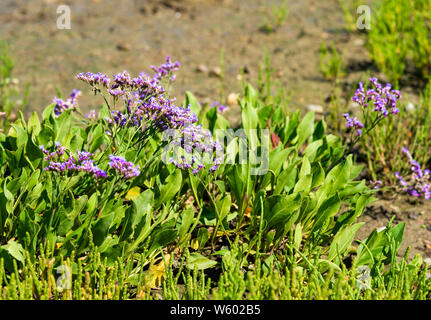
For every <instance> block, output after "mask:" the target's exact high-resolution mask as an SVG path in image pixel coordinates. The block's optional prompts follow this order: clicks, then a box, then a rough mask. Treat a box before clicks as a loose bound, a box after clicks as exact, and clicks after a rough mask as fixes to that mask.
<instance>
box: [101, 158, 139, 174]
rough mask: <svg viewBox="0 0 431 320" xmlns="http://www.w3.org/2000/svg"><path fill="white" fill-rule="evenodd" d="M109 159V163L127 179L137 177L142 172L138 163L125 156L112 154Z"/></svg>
mask: <svg viewBox="0 0 431 320" xmlns="http://www.w3.org/2000/svg"><path fill="white" fill-rule="evenodd" d="M109 160H110V161H109V163H108V165H109V166H110V167H111V168H112V169H114V170H115V171H116V172H117V173H119V174H120V175H122V176H124V178H126V179H130V178H134V177H137V176H139V174H140V173H141V172H140V171H139V166H138V165H135V164H133V163H132V162H128V161H126V159H125V158H124V157H121V156H114V155H110V156H109Z"/></svg>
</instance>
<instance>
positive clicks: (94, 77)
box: [75, 72, 111, 88]
mask: <svg viewBox="0 0 431 320" xmlns="http://www.w3.org/2000/svg"><path fill="white" fill-rule="evenodd" d="M75 78H76V79H78V80H82V81H84V82H86V83H88V84H90V85H91V86H93V87H95V86H96V87H97V86H99V85H102V86H103V87H105V88H108V87H109V84H110V83H111V79H109V78H108V76H107V75H105V74H103V73H100V72H98V73H92V72H87V73H83V72H81V73H80V74H78V75H77V76H76V77H75Z"/></svg>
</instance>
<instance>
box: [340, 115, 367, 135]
mask: <svg viewBox="0 0 431 320" xmlns="http://www.w3.org/2000/svg"><path fill="white" fill-rule="evenodd" d="M343 117H344V118H345V119H346V121H347V124H346V127H347V128H355V129H356V132H357V133H358V136H360V135H361V134H362V128H363V127H364V125H363V124H362V122H360V121H359V120H358V118H357V117H354V118H353V119H352V118H351V117H350V114H348V113H343Z"/></svg>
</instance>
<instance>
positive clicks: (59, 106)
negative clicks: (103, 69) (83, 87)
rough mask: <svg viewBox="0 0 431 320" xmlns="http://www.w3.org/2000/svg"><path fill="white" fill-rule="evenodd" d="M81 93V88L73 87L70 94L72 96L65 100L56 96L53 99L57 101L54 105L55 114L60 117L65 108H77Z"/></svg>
mask: <svg viewBox="0 0 431 320" xmlns="http://www.w3.org/2000/svg"><path fill="white" fill-rule="evenodd" d="M80 95H81V91H80V90H77V89H73V91H72V93H71V94H70V98H69V99H67V100H66V101H64V100H63V99H60V98H57V97H54V98H53V100H52V101H53V102H54V103H55V107H54V113H55V115H56V116H57V117H58V116H59V115H60V114H62V113H63V112H64V111H65V110H69V109H74V108H76V105H77V102H78V98H79V96H80Z"/></svg>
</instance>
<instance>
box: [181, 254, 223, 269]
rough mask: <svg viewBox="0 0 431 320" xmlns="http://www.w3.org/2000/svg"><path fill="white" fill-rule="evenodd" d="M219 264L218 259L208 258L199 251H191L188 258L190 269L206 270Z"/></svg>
mask: <svg viewBox="0 0 431 320" xmlns="http://www.w3.org/2000/svg"><path fill="white" fill-rule="evenodd" d="M216 264H217V261H214V260H211V259H208V258H206V257H204V256H202V255H200V254H199V253H191V254H190V256H189V259H188V260H187V266H188V267H189V268H190V269H198V270H204V269H208V268H212V267H214V266H215V265H216Z"/></svg>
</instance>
